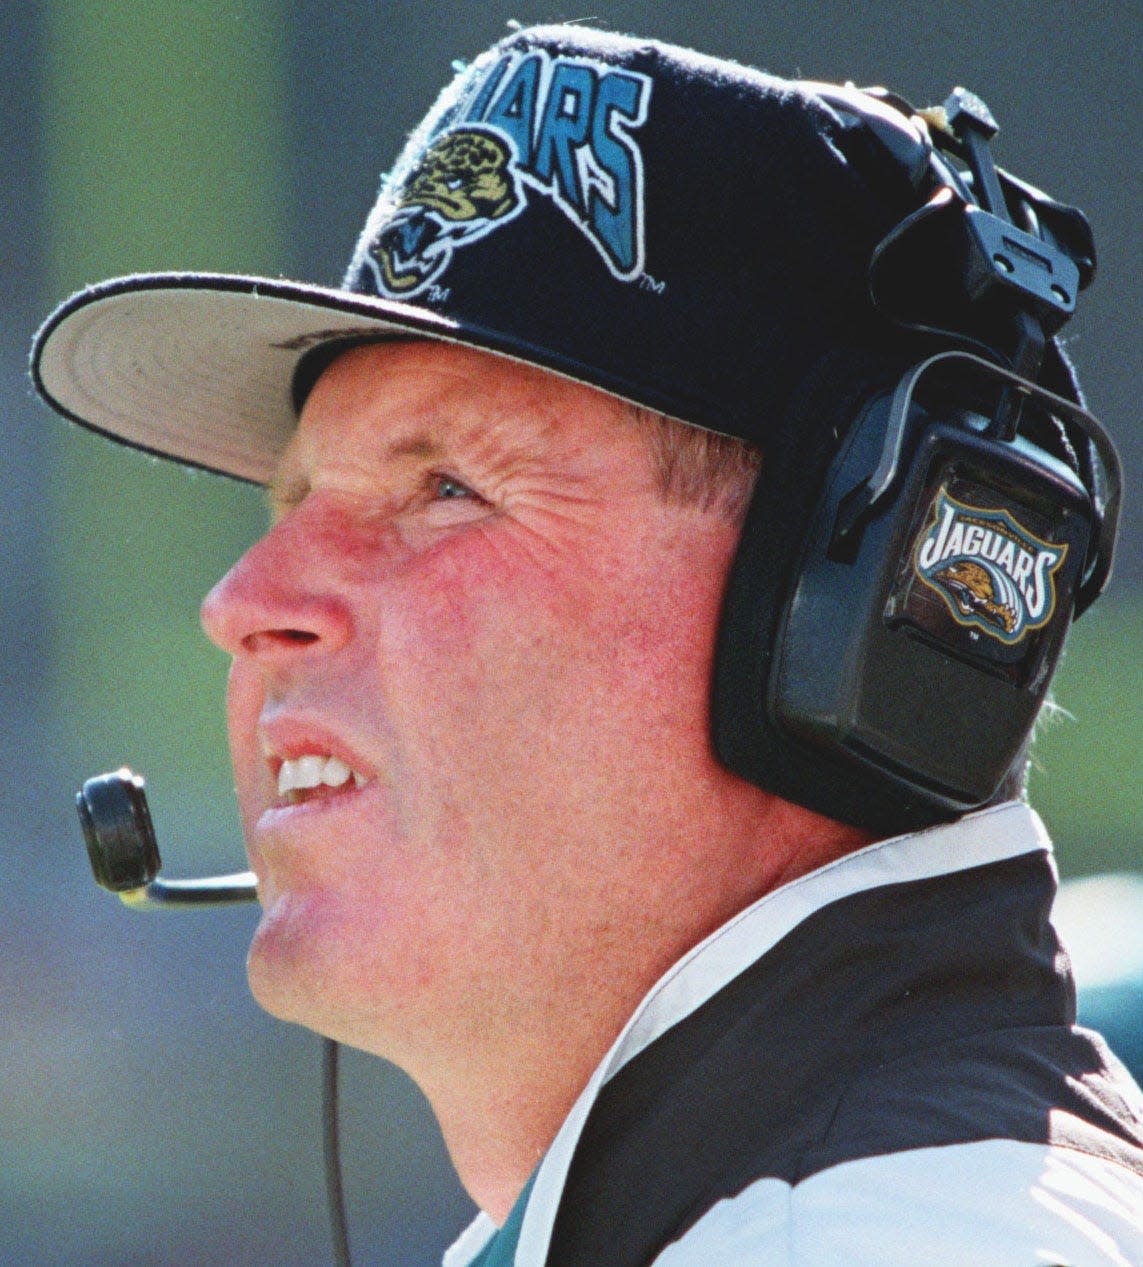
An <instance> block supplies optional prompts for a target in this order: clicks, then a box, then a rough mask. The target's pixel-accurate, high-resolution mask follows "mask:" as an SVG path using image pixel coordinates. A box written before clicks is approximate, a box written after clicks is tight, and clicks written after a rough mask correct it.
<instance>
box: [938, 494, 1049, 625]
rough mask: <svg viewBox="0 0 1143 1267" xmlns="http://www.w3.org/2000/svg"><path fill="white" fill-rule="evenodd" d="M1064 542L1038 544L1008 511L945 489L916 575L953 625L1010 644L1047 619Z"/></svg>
mask: <svg viewBox="0 0 1143 1267" xmlns="http://www.w3.org/2000/svg"><path fill="white" fill-rule="evenodd" d="M1067 552H1068V547H1067V545H1066V544H1064V543H1061V544H1059V545H1057V544H1055V543H1054V542H1051V541H1043V540H1041V539H1040V538H1039V537H1037V536H1036V535H1035V534H1034V533H1032V532H1030V531H1029V530H1028V529H1027V528H1025V527H1024V526H1023V525H1022V524H1021V523H1020V522H1019V520H1018V519H1016V517H1015V516H1014V515H1013V514H1012V513H1011V512H1010V511H1008V510H1003V509H993V508H988V507H979V506H970V505H967V504H966V503H964V502H961V501H958V500H957V499H956V498H954V497H952V496H950V494H949V492H948V489H947V488H946V487H942V488H941V489H940V490H939V491H938V492H937V495H936V498H935V499H934V501H933V506H932V511H931V518H930V519H929V520H928V521H927V523H926V526H925V529H924V531H923V532H922V534H921V537H920V539H919V540H918V542H917V545H916V549H915V552H914V570H915V572H916V575H917V576H918V577H919V578H920V580H921V581H922V582H924V584H925V585H927V586H928V587H929V588H930V589H932V590H934V591H935V592H936V593H937V594H939V595H940V596H941V598H942V599H943V600H944V602H945V605H946V606H947V607H948V610H949V612H950V613H951V615H952V618H953V620H955V621H956V623H957V624H958V625H962V626H965V627H966V628H970V629H976V630H979V631H980V632H981V633H984V634H987V635H988V636H989V637H990V638H995V639H996V640H997V641H999V642H1002V643H1004V644H1006V645H1008V646H1012V645H1014V644H1016V643H1018V642H1020V641H1021V640H1022V639H1023V638H1024V637H1025V636H1026V635H1027V634H1028V633H1030V632H1031V631H1032V630H1034V629H1039V628H1041V627H1042V626H1043V625H1046V624H1047V623H1048V621H1049V620H1051V618H1052V615H1053V613H1054V612H1055V609H1056V585H1055V574H1056V572H1057V570H1058V569H1059V567H1060V565H1061V564H1062V563H1063V561H1064V559H1065V558H1066V557H1067Z"/></svg>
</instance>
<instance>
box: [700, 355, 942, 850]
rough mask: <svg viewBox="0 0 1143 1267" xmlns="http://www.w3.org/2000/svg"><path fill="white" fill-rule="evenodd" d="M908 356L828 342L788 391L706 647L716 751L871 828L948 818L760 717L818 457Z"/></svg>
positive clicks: (812, 805) (810, 514)
mask: <svg viewBox="0 0 1143 1267" xmlns="http://www.w3.org/2000/svg"><path fill="white" fill-rule="evenodd" d="M908 364H909V361H908V360H906V359H903V358H891V357H888V356H885V355H883V354H878V353H875V352H871V351H869V350H865V349H861V350H857V349H852V348H846V349H835V350H833V351H831V352H830V353H828V354H827V355H826V356H825V357H823V358H822V359H821V360H820V361H819V362H818V363H817V364H816V365H815V367H814V369H813V371H812V372H811V374H810V375H809V376H808V377H807V379H806V380H805V382H804V383H803V384H802V386H801V388H799V390H798V391H797V392H796V393H795V394H794V397H793V398H792V399H791V402H790V405H789V408H788V409H787V412H786V417H785V420H784V423H783V425H782V426H781V427H780V428H779V429H778V432H777V434H778V436H779V437H780V438H779V440H778V441H777V442H776V443H774V444H772V445H771V446H770V447H769V448H768V449H767V450H766V451H765V452H764V453H763V455H762V468H761V471H760V473H759V478H758V482H757V485H756V487H755V490H754V495H753V498H752V500H751V504H750V507H749V510H748V512H747V515H746V518H745V521H744V523H743V528H742V535H741V538H740V541H739V546H738V551H737V554H736V557H735V559H734V562H733V564H732V567H731V571H730V575H729V578H728V582H727V589H726V595H725V599H724V605H723V613H722V621H721V624H720V628H719V637H718V645H717V651H716V656H715V671H714V682H713V697H712V733H713V738H714V745H715V749H716V751H717V753H718V755H719V757H720V759H721V760H722V761H723V762H724V763H725V764H726V766H727V767H728V768H729V769H731V770H732V771H733V772H734V773H735V774H738V775H740V776H741V777H742V778H745V779H747V780H749V781H750V782H751V783H754V784H756V785H758V786H759V787H762V788H765V789H766V790H767V791H771V792H774V793H775V794H777V795H779V796H781V797H783V798H785V799H787V800H791V801H794V802H796V803H798V804H800V805H804V806H806V807H807V808H809V809H812V810H815V811H817V812H819V813H822V814H825V815H827V816H829V817H831V818H835V819H840V820H842V821H844V822H847V823H851V824H853V825H855V826H859V827H862V828H865V829H867V830H870V831H874V832H877V833H879V834H882V835H889V834H894V833H897V832H901V831H908V830H913V829H916V828H918V827H922V826H928V825H931V824H932V823H934V822H937V821H939V820H940V819H942V818H946V817H950V816H951V815H950V814H948V813H942V812H941V811H940V810H938V809H935V808H934V807H933V806H932V805H931V804H929V803H928V802H926V801H925V800H923V799H922V798H919V797H912V796H910V795H909V794H908V793H907V792H903V791H902V790H901V789H900V788H890V787H888V786H885V785H882V784H880V783H879V782H878V781H877V780H876V779H875V778H870V777H868V776H866V777H864V778H863V777H862V774H861V772H860V771H858V770H856V769H855V767H854V766H853V764H852V763H850V762H848V761H846V760H845V759H844V758H841V757H834V756H832V755H831V754H830V753H828V752H827V751H825V750H821V751H818V750H816V749H815V750H810V749H808V748H806V747H805V746H803V745H801V744H799V743H798V742H797V741H796V740H795V739H793V738H792V737H791V736H789V735H787V734H786V733H785V732H784V731H783V730H782V729H781V728H780V727H779V726H778V725H777V724H776V723H775V721H774V720H773V718H772V717H771V716H770V711H769V708H768V702H767V701H768V697H769V692H770V678H771V674H772V672H773V671H774V665H775V662H776V649H777V643H778V639H779V637H780V636H781V631H782V627H783V623H784V616H785V611H786V606H787V603H788V602H789V600H790V597H791V595H792V594H793V593H794V592H795V590H796V588H797V581H798V574H799V571H800V566H801V563H802V560H803V556H804V554H805V549H806V542H807V541H808V540H809V539H810V536H811V530H812V526H813V523H814V516H815V512H816V510H817V508H818V505H819V503H820V500H821V493H822V485H823V482H824V480H825V477H826V473H827V471H828V469H829V466H830V462H831V460H832V458H833V457H834V455H835V453H836V452H837V450H838V448H839V446H840V444H841V442H842V440H843V439H844V437H845V435H846V433H847V432H848V431H849V429H850V427H851V426H852V425H853V423H854V422H855V420H856V419H857V418H858V417H859V416H860V415H861V414H862V413H863V411H864V410H865V408H866V407H867V405H868V404H869V402H870V401H871V400H874V399H875V398H877V397H879V396H883V395H884V394H886V393H887V392H889V391H890V390H891V389H892V387H893V386H894V384H895V383H896V382H897V380H898V379H899V378H900V376H901V374H902V373H903V372H904V370H905V368H906V367H907V365H908Z"/></svg>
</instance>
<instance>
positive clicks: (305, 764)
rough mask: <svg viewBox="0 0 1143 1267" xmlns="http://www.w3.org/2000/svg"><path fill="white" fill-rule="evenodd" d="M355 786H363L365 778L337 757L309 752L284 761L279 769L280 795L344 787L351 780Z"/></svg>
mask: <svg viewBox="0 0 1143 1267" xmlns="http://www.w3.org/2000/svg"><path fill="white" fill-rule="evenodd" d="M350 779H352V780H353V785H354V787H361V786H363V785H364V783H365V780H364V779H363V778H362V777H361V775H360V774H358V773H357V772H356V771H355V770H351V769H350V768H349V766H347V765H346V764H345V762H344V761H339V760H338V758H337V757H319V756H317V755H316V754H313V755H311V754H309V753H307V754H306V755H305V756H304V757H297V758H296V759H295V760H293V761H283V762H282V768H281V769H280V770H279V771H278V795H279V796H288V795H289V794H290V793H291V792H298V791H308V790H309V789H310V788H315V787H321V786H323V785H324V786H326V787H344V786H345V784H346V783H348V782H349V780H350Z"/></svg>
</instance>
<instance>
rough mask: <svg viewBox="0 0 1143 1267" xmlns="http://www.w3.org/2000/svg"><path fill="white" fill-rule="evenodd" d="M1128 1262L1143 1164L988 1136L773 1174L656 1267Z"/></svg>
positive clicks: (1115, 1265)
mask: <svg viewBox="0 0 1143 1267" xmlns="http://www.w3.org/2000/svg"><path fill="white" fill-rule="evenodd" d="M714 1262H717V1263H719V1264H720V1265H722V1267H746V1265H747V1264H749V1265H750V1267H757V1265H758V1264H763V1263H764V1264H772V1265H773V1267H834V1264H836V1263H841V1262H844V1263H846V1264H848V1265H849V1267H916V1264H917V1263H934V1264H937V1263H962V1262H971V1263H972V1264H973V1267H1019V1265H1020V1264H1025V1263H1026V1264H1027V1267H1039V1265H1043V1267H1047V1265H1048V1264H1051V1265H1053V1267H1054V1265H1055V1264H1064V1263H1066V1264H1068V1267H1128V1265H1129V1264H1133V1263H1143V1175H1141V1174H1140V1173H1138V1172H1137V1171H1135V1170H1133V1169H1129V1168H1127V1167H1124V1166H1123V1165H1121V1164H1120V1163H1119V1162H1118V1161H1115V1160H1111V1159H1109V1158H1107V1157H1104V1156H1093V1155H1091V1154H1089V1153H1085V1152H1080V1151H1077V1150H1076V1149H1073V1148H1069V1147H1058V1146H1054V1145H1051V1144H1034V1143H1026V1142H1020V1141H1014V1140H1005V1139H992V1140H980V1141H976V1142H973V1143H966V1144H955V1145H948V1146H944V1147H934V1148H922V1149H916V1150H913V1151H907V1152H897V1153H889V1154H884V1155H880V1156H870V1157H864V1158H861V1159H859V1160H855V1161H849V1162H844V1163H842V1164H839V1165H836V1166H833V1167H830V1168H829V1169H826V1170H821V1171H818V1172H817V1173H815V1174H813V1175H812V1176H810V1177H809V1178H807V1179H804V1180H802V1182H800V1183H797V1184H791V1183H788V1182H785V1181H783V1180H780V1179H775V1178H766V1179H760V1180H758V1181H757V1182H755V1183H753V1184H751V1185H749V1186H748V1187H747V1188H745V1189H744V1190H743V1191H742V1192H740V1193H739V1194H738V1195H737V1196H734V1197H731V1198H728V1199H726V1200H723V1201H720V1202H718V1203H717V1204H716V1205H715V1206H713V1207H712V1208H711V1209H710V1210H709V1211H708V1212H707V1213H706V1214H705V1215H704V1216H703V1217H702V1218H701V1219H699V1220H698V1222H697V1223H695V1224H694V1225H693V1226H692V1227H691V1228H690V1229H689V1231H688V1232H687V1233H686V1235H684V1236H683V1237H682V1238H681V1239H679V1240H678V1241H676V1242H674V1243H673V1244H672V1245H670V1246H668V1247H667V1249H665V1250H664V1251H663V1253H662V1254H660V1255H659V1257H658V1258H657V1259H655V1267H700V1265H703V1267H705V1265H707V1264H710V1263H714Z"/></svg>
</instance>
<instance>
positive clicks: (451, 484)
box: [436, 475, 476, 498]
mask: <svg viewBox="0 0 1143 1267" xmlns="http://www.w3.org/2000/svg"><path fill="white" fill-rule="evenodd" d="M436 492H437V496H438V497H440V498H456V497H475V496H476V494H475V493H474V492H473V491H472V489H471V488H469V487H468V486H467V485H465V484H462V483H461V482H460V480H454V479H453V478H452V477H451V476H448V475H438V476H437V488H436Z"/></svg>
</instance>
